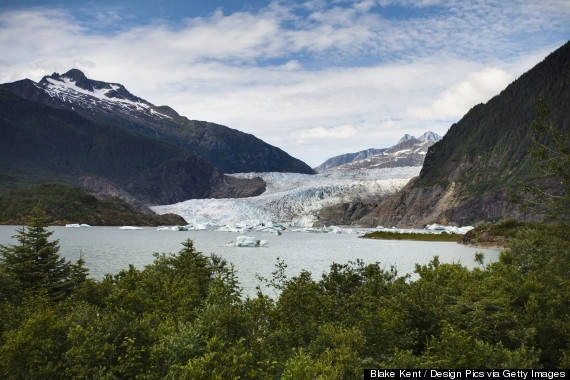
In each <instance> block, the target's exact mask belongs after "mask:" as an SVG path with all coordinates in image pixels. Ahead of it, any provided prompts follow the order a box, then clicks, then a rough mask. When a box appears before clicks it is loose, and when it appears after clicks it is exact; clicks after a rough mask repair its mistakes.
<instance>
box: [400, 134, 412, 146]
mask: <svg viewBox="0 0 570 380" xmlns="http://www.w3.org/2000/svg"><path fill="white" fill-rule="evenodd" d="M414 138H415V137H414V136H412V135H410V134H407V133H406V134H405V135H404V136H402V138H401V139H400V140H398V144H401V143H403V142H406V141H409V140H411V139H414Z"/></svg>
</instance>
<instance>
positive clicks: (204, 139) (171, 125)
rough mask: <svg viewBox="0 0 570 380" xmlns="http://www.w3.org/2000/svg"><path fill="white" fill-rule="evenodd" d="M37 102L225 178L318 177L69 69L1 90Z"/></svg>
mask: <svg viewBox="0 0 570 380" xmlns="http://www.w3.org/2000/svg"><path fill="white" fill-rule="evenodd" d="M0 90H5V91H8V92H11V93H12V94H15V95H17V96H19V97H21V98H24V99H26V100H28V101H31V102H34V103H40V104H43V105H45V106H48V107H51V108H54V109H64V110H67V111H70V112H73V113H76V114H78V115H80V116H81V117H83V118H86V119H88V120H89V121H91V122H93V123H96V124H99V125H106V126H110V127H113V128H117V129H120V130H123V131H125V132H128V133H130V134H134V135H136V136H140V137H144V138H151V139H154V140H157V141H159V142H161V143H166V144H169V145H173V146H175V147H176V148H178V149H181V150H182V151H184V152H187V153H192V154H195V155H197V156H198V157H200V158H201V159H203V160H205V161H207V162H209V163H210V164H212V165H213V166H215V167H216V168H218V169H220V170H221V171H222V172H225V173H236V172H250V171H260V172H262V171H288V172H296V173H308V174H312V173H314V172H313V170H312V169H311V168H310V167H309V166H308V165H307V164H305V163H304V162H302V161H300V160H298V159H296V158H294V157H291V156H290V155H289V154H287V153H286V152H284V151H283V150H281V149H279V148H277V147H275V146H272V145H269V144H267V143H266V142H264V141H262V140H260V139H258V138H257V137H255V136H252V135H250V134H247V133H244V132H240V131H238V130H235V129H232V128H229V127H226V126H223V125H219V124H215V123H211V122H206V121H198V120H189V119H187V118H186V117H184V116H181V115H179V114H178V113H177V112H176V111H174V110H173V109H172V108H170V107H168V106H156V105H154V104H152V103H150V102H148V101H146V100H144V99H142V98H139V97H137V96H135V95H133V94H132V93H130V92H129V91H128V90H127V89H126V88H125V86H123V85H122V84H119V83H109V82H103V81H98V80H93V79H89V78H87V77H86V76H85V74H84V73H83V72H81V71H80V70H77V69H71V70H69V71H68V72H66V73H64V74H58V73H54V74H52V75H49V76H45V77H44V78H43V79H42V80H41V81H39V82H38V83H36V82H34V81H32V80H29V79H24V80H20V81H17V82H13V83H5V84H2V85H0Z"/></svg>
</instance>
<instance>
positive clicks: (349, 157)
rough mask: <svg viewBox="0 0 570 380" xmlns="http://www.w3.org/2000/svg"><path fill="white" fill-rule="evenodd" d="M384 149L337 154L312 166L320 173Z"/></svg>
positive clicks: (365, 157)
mask: <svg viewBox="0 0 570 380" xmlns="http://www.w3.org/2000/svg"><path fill="white" fill-rule="evenodd" d="M385 150H386V149H374V148H370V149H366V150H361V151H360V152H356V153H346V154H341V155H339V156H334V157H331V158H329V159H328V160H326V161H325V162H323V163H322V164H320V165H319V166H317V167H316V168H314V170H315V171H316V172H317V173H322V172H324V171H325V170H329V169H333V168H336V167H338V166H341V165H344V164H348V163H351V162H353V161H360V160H364V159H367V158H368V157H370V156H373V155H375V154H379V153H382V152H384V151H385Z"/></svg>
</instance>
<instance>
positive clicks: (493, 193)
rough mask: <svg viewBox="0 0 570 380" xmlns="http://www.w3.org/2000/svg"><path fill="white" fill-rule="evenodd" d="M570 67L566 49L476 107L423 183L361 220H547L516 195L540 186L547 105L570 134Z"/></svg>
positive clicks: (437, 153)
mask: <svg viewBox="0 0 570 380" xmlns="http://www.w3.org/2000/svg"><path fill="white" fill-rule="evenodd" d="M569 63H570V43H566V44H565V45H564V46H562V47H561V48H559V49H558V50H556V51H555V52H553V53H552V54H550V55H549V56H548V57H547V58H545V59H544V60H543V61H542V62H541V63H539V64H538V65H536V66H535V67H534V68H533V69H531V70H530V71H528V72H527V73H525V74H524V75H522V76H521V77H520V78H518V79H517V80H516V81H514V82H513V83H512V84H510V85H509V86H508V87H507V88H506V89H505V90H504V91H502V92H501V93H500V94H499V95H497V96H495V97H494V98H492V99H491V100H490V101H489V102H488V103H486V104H479V105H477V106H475V107H473V108H472V109H471V110H470V111H469V112H468V113H467V114H466V115H465V116H464V117H463V118H462V119H461V120H460V121H459V122H457V123H456V124H454V125H452V126H451V128H450V129H449V131H448V133H447V134H446V135H445V136H444V138H443V139H442V140H441V141H439V142H438V143H436V144H434V145H433V146H432V147H431V148H430V149H429V151H428V153H427V156H426V158H425V161H424V165H423V168H422V171H421V173H420V175H419V177H418V178H416V179H414V180H412V181H410V183H409V184H408V185H407V186H406V187H405V188H404V189H403V190H402V191H401V192H399V193H398V194H396V195H394V196H392V197H390V198H388V199H386V200H384V201H382V202H377V203H376V204H368V205H365V206H363V207H364V208H365V209H366V210H365V211H366V212H365V213H366V216H364V217H363V218H359V219H358V220H355V219H353V222H357V223H361V224H368V225H378V224H381V225H401V226H412V225H416V226H421V225H425V224H427V223H433V222H440V223H457V224H472V223H477V222H482V221H493V220H502V219H507V218H516V219H521V220H522V219H537V218H538V219H540V218H541V215H538V214H525V212H524V211H522V210H521V208H520V207H519V205H517V204H514V203H512V202H510V200H509V196H510V195H511V194H513V193H514V194H517V193H520V185H521V183H532V182H533V181H535V179H534V177H533V173H532V171H531V168H530V161H531V158H530V156H529V147H530V138H529V134H530V133H531V126H532V123H533V121H534V120H535V119H536V118H537V115H538V114H537V112H538V111H537V107H538V104H539V99H544V102H545V104H546V105H547V106H548V108H549V115H548V122H549V123H551V124H552V125H553V126H554V127H556V128H558V129H559V130H561V131H562V132H563V133H568V132H569V131H570V83H569V80H568V72H569V69H568V65H569ZM541 185H542V186H545V187H556V186H557V183H556V181H550V182H548V181H547V182H543V183H542V184H541ZM359 212H360V213H361V214H362V212H363V210H362V207H361V209H360V210H359Z"/></svg>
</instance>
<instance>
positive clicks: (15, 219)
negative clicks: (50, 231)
mask: <svg viewBox="0 0 570 380" xmlns="http://www.w3.org/2000/svg"><path fill="white" fill-rule="evenodd" d="M37 205H39V206H40V207H41V208H42V210H44V212H45V213H46V222H47V223H49V224H50V225H65V224H67V223H86V224H90V225H92V226H100V225H105V226H121V225H134V226H158V225H183V224H186V221H185V220H184V219H183V218H181V217H180V216H177V215H154V214H145V213H141V212H138V211H137V210H135V209H134V208H133V207H132V206H130V205H129V204H127V203H126V202H124V201H122V200H120V199H118V198H106V199H97V198H95V197H94V196H92V195H90V194H88V193H86V192H84V191H82V190H80V189H78V188H74V187H69V186H66V185H59V184H43V185H32V186H29V187H26V188H23V189H18V190H11V191H6V192H4V193H0V224H16V225H21V224H23V223H25V221H26V219H27V218H28V216H29V215H30V214H31V213H32V209H33V208H34V207H35V206H37Z"/></svg>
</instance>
